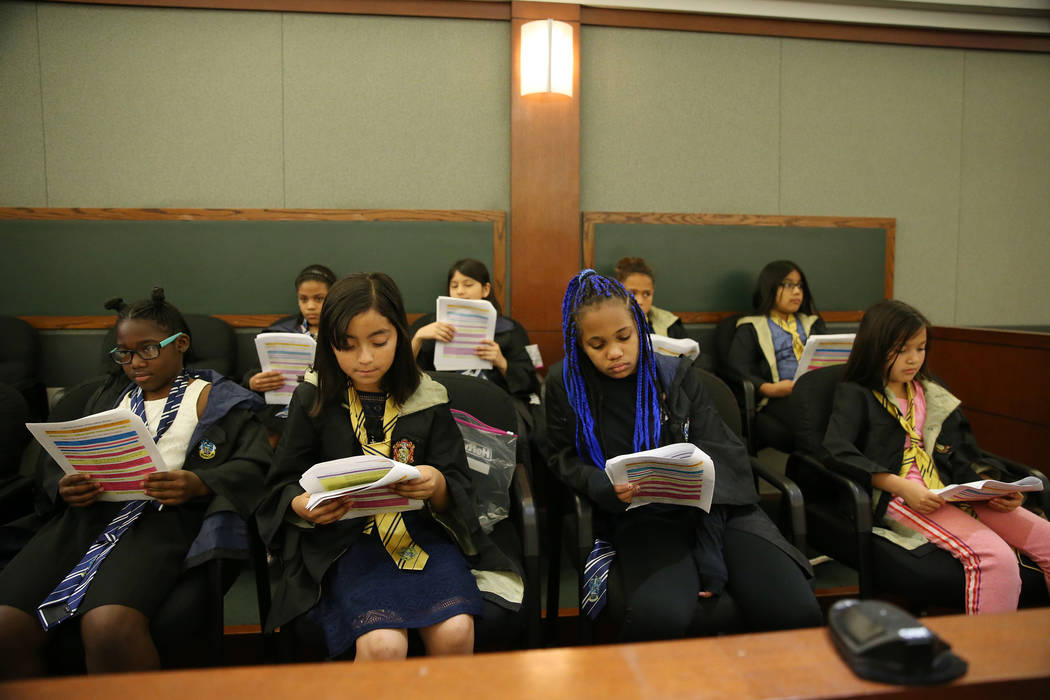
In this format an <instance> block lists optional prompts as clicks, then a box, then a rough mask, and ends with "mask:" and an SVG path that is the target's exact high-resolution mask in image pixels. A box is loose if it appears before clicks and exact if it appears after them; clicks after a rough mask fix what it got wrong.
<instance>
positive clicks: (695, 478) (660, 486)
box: [605, 442, 715, 513]
mask: <svg viewBox="0 0 1050 700" xmlns="http://www.w3.org/2000/svg"><path fill="white" fill-rule="evenodd" d="M605 473H606V474H608V475H609V480H610V481H612V482H613V483H614V484H627V483H631V484H636V485H638V486H639V490H638V492H637V493H636V494H635V495H634V497H633V498H632V499H631V505H629V506H628V507H627V508H628V510H630V509H631V508H639V507H641V506H644V505H648V504H650V503H670V504H673V505H682V506H693V507H696V508H699V509H701V510H703V511H705V512H708V513H710V512H711V498H712V497H713V496H714V493H715V465H714V462H713V461H712V460H711V457H709V456H708V455H707V454H706V453H704V451H703V450H701V449H700V448H699V447H697V446H696V445H693V444H690V443H688V442H680V443H676V444H674V445H665V446H664V447H658V448H656V449H655V450H645V451H643V452H633V453H631V454H627V455H620V456H619V457H613V458H612V459H609V460H606V462H605Z"/></svg>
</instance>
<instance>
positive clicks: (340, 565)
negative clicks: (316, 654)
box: [309, 511, 484, 657]
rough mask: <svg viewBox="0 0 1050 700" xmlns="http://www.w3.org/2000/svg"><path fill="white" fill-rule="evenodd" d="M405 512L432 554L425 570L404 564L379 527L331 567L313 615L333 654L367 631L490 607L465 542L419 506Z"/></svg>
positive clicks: (419, 540) (426, 623) (417, 625)
mask: <svg viewBox="0 0 1050 700" xmlns="http://www.w3.org/2000/svg"><path fill="white" fill-rule="evenodd" d="M404 517H405V524H406V526H407V527H408V531H409V534H411V535H412V539H413V540H414V541H415V543H416V544H417V545H419V546H420V547H422V548H423V550H424V551H426V553H427V554H428V555H429V557H430V558H429V559H428V560H427V564H426V566H425V567H423V569H422V570H421V571H411V570H402V569H398V568H397V567H396V566H395V565H394V560H393V559H392V558H391V557H390V554H388V553H387V551H386V549H384V548H383V545H382V544H381V543H380V541H379V535H378V534H377V533H376V532H375V530H373V532H372V534H370V535H362V537H361V539H359V540H358V541H357V542H356V543H355V544H354V546H353V547H351V548H350V549H349V550H347V551H346V552H345V553H344V554H343V556H341V557H339V559H337V560H336V561H335V562H334V563H333V564H332V566H330V567H329V568H328V571H327V572H326V573H325V577H324V582H323V585H322V586H321V590H322V593H321V600H320V602H318V604H317V605H316V606H315V607H314V608H313V609H312V610H311V611H310V613H309V615H310V617H312V618H313V620H314V621H315V622H317V623H318V624H319V625H320V626H321V627H322V628H323V629H324V634H325V641H326V642H327V644H328V654H329V656H331V657H336V656H340V655H342V654H344V653H345V652H346V651H347V650H348V649H350V646H351V645H352V644H353V643H354V642H355V641H356V640H357V638H358V637H360V636H361V635H362V634H365V633H366V632H371V631H373V630H377V629H419V628H421V627H430V626H431V625H435V624H437V623H439V622H442V621H444V620H447V619H449V618H450V617H453V616H455V615H475V616H480V615H481V613H482V611H483V610H484V603H483V601H482V598H481V592H480V591H479V590H478V586H477V583H476V582H475V581H474V576H473V574H471V573H470V567H469V566H468V565H467V560H466V559H465V558H464V557H463V553H462V552H461V551H460V549H459V546H458V545H457V544H456V543H455V542H453V541H452V539H451V538H450V537H449V536H448V535H447V534H446V533H445V531H444V530H443V529H442V528H441V526H440V525H438V524H437V523H435V522H434V521H433V520H431V519H430V518H428V517H424V516H422V515H421V514H420V513H418V512H415V511H410V512H406V513H405V514H404Z"/></svg>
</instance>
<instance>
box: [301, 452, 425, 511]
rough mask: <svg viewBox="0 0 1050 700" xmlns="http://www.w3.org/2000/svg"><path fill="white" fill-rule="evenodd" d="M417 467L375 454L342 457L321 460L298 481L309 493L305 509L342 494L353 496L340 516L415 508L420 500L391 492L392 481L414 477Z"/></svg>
mask: <svg viewBox="0 0 1050 700" xmlns="http://www.w3.org/2000/svg"><path fill="white" fill-rule="evenodd" d="M419 477H420V473H419V470H418V469H416V468H415V467H414V466H412V465H411V464H402V463H401V462H395V461H394V460H392V459H387V458H386V457H380V456H377V455H360V456H357V457H344V458H343V459H333V460H330V461H328V462H321V463H320V464H315V465H314V466H312V467H310V468H309V469H307V470H306V471H305V472H303V476H302V478H300V479H299V485H300V486H302V487H303V490H304V491H306V492H307V493H309V494H310V498H309V499H308V500H307V503H306V507H307V509H309V510H313V509H314V508H317V507H318V506H319V505H320V504H322V503H325V502H328V501H331V500H333V499H337V498H342V497H344V496H353V507H352V508H351V509H350V510H349V511H347V512H346V514H345V515H343V517H342V518H341V519H342V520H349V519H351V518H360V517H364V516H367V515H375V514H376V513H389V512H397V511H403V510H418V509H420V508H422V507H423V501H421V500H418V499H411V498H405V497H404V496H400V495H398V494H397V493H395V492H394V491H393V490H392V489H391V486H393V485H394V484H397V483H400V482H403V481H408V480H410V479H418V478H419Z"/></svg>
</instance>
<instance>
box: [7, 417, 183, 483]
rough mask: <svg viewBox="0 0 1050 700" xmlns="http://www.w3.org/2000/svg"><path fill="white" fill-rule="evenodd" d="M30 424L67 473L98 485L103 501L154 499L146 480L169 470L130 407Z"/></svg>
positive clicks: (36, 435) (33, 432)
mask: <svg viewBox="0 0 1050 700" xmlns="http://www.w3.org/2000/svg"><path fill="white" fill-rule="evenodd" d="M26 428H28V429H29V432H31V433H32V434H33V437H35V438H36V439H37V441H38V442H39V443H40V444H41V446H42V447H43V448H44V449H45V450H47V453H48V454H49V455H51V457H52V458H53V459H54V460H55V462H57V463H58V466H59V467H61V468H62V471H64V472H65V473H66V474H84V475H85V476H88V477H90V478H92V479H94V480H95V481H97V482H98V483H100V484H101V485H102V489H103V490H102V494H101V495H100V496H99V498H98V500H100V501H141V500H147V499H148V500H152V499H149V497H148V496H146V494H145V493H143V483H142V482H143V480H144V479H145V478H146V477H147V476H149V475H150V474H152V473H154V472H163V471H169V470H168V466H167V465H166V464H165V463H164V459H163V458H162V457H161V456H160V450H158V449H157V443H156V442H154V440H153V437H152V436H151V435H150V433H149V430H148V429H147V428H146V424H145V423H143V422H142V419H141V418H139V417H138V416H137V415H135V414H134V413H132V412H131V411H129V410H128V409H126V408H114V409H111V410H109V411H103V412H102V413H95V414H92V415H90V416H85V417H83V418H78V419H76V420H70V421H63V422H59V423H26Z"/></svg>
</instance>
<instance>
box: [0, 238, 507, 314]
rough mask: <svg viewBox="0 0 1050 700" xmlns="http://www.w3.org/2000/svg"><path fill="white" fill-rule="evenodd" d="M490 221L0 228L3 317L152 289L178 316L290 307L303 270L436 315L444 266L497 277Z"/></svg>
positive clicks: (74, 310) (75, 308)
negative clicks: (473, 266)
mask: <svg viewBox="0 0 1050 700" xmlns="http://www.w3.org/2000/svg"><path fill="white" fill-rule="evenodd" d="M492 231H493V224H492V223H491V222H449V221H413V222H390V221H352V222H348V221H261V222H254V221H191V222H186V221H19V220H5V221H0V243H2V245H3V246H4V247H5V249H6V250H18V251H20V254H19V255H5V256H3V258H2V262H0V279H2V280H3V282H2V285H3V286H2V290H3V293H2V294H0V313H3V314H9V315H16V316H36V315H52V316H76V315H100V314H105V313H106V311H105V310H104V309H103V306H102V305H103V303H104V302H105V300H106V299H108V298H110V297H114V296H122V297H124V298H125V299H129V300H131V299H140V298H143V297H145V296H147V295H148V294H149V290H150V288H151V287H152V286H154V285H160V286H163V287H164V288H165V290H166V293H167V295H168V297H169V298H170V300H171V301H172V302H174V303H175V304H176V305H178V306H179V308H180V309H181V310H182V311H183V312H185V313H205V314H258V313H291V312H293V311H294V310H295V295H294V290H293V289H292V282H293V280H294V279H295V275H296V274H297V273H298V272H299V270H301V269H302V268H303V267H305V266H306V265H309V264H312V263H322V264H325V265H328V266H329V267H331V268H332V270H333V271H334V272H335V273H336V274H337V275H339V276H343V275H346V274H349V273H351V272H358V271H382V272H386V273H387V274H389V275H390V276H391V277H393V278H394V280H395V281H396V282H397V284H398V286H399V287H400V289H401V293H402V294H403V295H404V297H405V305H406V310H407V311H408V312H409V313H414V312H426V311H432V310H433V309H434V298H435V297H436V296H437V295H438V294H440V293H441V292H442V289H444V288H445V281H446V280H445V274H446V271H447V269H448V268H447V266H448V265H449V264H450V263H452V261H454V260H456V259H458V258H462V257H468V256H469V257H476V258H478V259H480V260H481V261H482V262H484V263H485V264H486V265H488V266H489V269H490V270H491V269H492V262H493V260H492V253H493V248H492V240H493V236H492Z"/></svg>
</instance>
